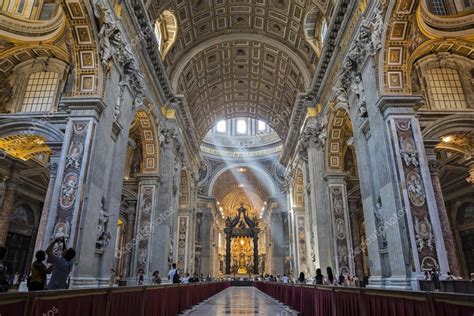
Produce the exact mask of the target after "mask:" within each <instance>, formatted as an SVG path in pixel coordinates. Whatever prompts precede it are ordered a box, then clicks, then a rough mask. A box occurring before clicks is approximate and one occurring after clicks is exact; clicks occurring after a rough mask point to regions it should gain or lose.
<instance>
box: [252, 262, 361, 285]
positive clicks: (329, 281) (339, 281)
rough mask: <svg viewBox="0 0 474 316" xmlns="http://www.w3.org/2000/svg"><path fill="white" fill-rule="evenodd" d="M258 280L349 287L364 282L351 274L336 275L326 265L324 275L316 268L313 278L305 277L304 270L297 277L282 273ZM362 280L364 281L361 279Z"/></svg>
mask: <svg viewBox="0 0 474 316" xmlns="http://www.w3.org/2000/svg"><path fill="white" fill-rule="evenodd" d="M258 279H259V280H264V281H267V282H281V283H296V284H298V283H299V284H314V285H332V286H350V287H359V286H364V283H361V282H360V280H359V279H358V278H357V277H356V276H352V275H351V274H349V273H347V274H342V273H341V274H339V276H338V277H336V276H335V275H334V273H333V271H332V268H330V267H328V268H327V269H326V275H323V273H322V270H321V269H319V268H318V269H316V275H315V276H314V278H307V277H306V276H305V274H304V272H300V274H299V276H298V278H296V279H295V278H294V277H292V276H288V275H286V274H284V275H283V276H280V275H277V276H273V275H268V274H267V275H265V276H260V277H259V278H258ZM362 282H365V280H363V281H362Z"/></svg>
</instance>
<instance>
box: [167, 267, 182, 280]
mask: <svg viewBox="0 0 474 316" xmlns="http://www.w3.org/2000/svg"><path fill="white" fill-rule="evenodd" d="M168 278H169V280H170V283H173V284H178V283H181V280H180V278H179V273H178V269H176V263H173V265H172V268H171V270H170V272H168Z"/></svg>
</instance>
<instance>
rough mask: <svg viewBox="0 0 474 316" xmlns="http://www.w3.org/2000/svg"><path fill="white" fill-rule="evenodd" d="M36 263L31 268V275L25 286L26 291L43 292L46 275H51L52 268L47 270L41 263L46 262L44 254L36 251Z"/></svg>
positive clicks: (41, 251) (42, 251)
mask: <svg viewBox="0 0 474 316" xmlns="http://www.w3.org/2000/svg"><path fill="white" fill-rule="evenodd" d="M35 257H36V261H35V262H33V265H32V266H31V275H30V276H29V277H28V279H27V282H26V285H27V287H28V291H30V292H31V291H44V290H45V288H46V275H48V274H50V273H51V270H52V267H50V268H47V267H46V265H45V264H44V263H43V261H45V260H46V252H45V251H44V250H38V251H37V252H36V254H35Z"/></svg>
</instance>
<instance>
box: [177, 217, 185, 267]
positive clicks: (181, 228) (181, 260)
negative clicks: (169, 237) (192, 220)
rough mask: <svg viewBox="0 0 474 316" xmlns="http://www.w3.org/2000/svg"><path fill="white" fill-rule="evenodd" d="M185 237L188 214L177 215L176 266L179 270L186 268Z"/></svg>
mask: <svg viewBox="0 0 474 316" xmlns="http://www.w3.org/2000/svg"><path fill="white" fill-rule="evenodd" d="M187 237H188V216H178V260H177V264H176V266H177V268H178V270H180V271H185V270H186V255H187V250H188V247H187V239H188V238H187Z"/></svg>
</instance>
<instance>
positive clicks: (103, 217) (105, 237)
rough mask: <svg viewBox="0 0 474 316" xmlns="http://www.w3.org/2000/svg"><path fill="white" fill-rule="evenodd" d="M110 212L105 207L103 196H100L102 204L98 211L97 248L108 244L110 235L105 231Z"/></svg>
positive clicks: (102, 247)
mask: <svg viewBox="0 0 474 316" xmlns="http://www.w3.org/2000/svg"><path fill="white" fill-rule="evenodd" d="M109 218H110V213H109V212H108V211H107V209H106V208H105V198H104V197H102V206H101V208H100V211H99V223H98V224H97V242H96V248H97V249H104V248H106V247H107V245H108V244H109V240H110V238H111V237H112V236H111V235H110V233H109V232H108V231H107V226H108V224H109Z"/></svg>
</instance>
